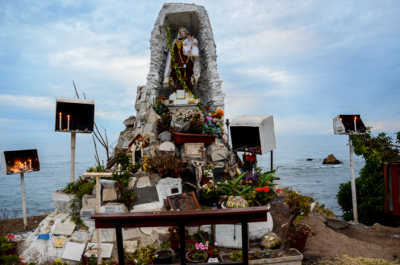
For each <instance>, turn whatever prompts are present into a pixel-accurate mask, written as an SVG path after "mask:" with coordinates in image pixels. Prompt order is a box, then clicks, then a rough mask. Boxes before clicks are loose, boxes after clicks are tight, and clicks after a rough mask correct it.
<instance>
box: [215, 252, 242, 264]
mask: <svg viewBox="0 0 400 265" xmlns="http://www.w3.org/2000/svg"><path fill="white" fill-rule="evenodd" d="M220 260H221V261H222V262H224V263H229V262H237V263H239V262H241V261H242V250H234V251H232V252H231V253H224V254H220Z"/></svg>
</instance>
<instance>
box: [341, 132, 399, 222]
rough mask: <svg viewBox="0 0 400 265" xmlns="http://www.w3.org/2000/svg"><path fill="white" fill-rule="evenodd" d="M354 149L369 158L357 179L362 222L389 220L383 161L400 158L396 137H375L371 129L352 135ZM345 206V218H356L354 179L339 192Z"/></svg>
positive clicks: (384, 135) (344, 184)
mask: <svg viewBox="0 0 400 265" xmlns="http://www.w3.org/2000/svg"><path fill="white" fill-rule="evenodd" d="M352 140H353V144H354V152H355V153H356V154H357V155H361V156H363V157H364V159H365V166H364V167H363V168H362V169H361V172H360V177H359V178H357V179H356V190H357V204H358V208H357V209H358V218H359V221H360V222H361V223H364V224H366V225H372V224H374V223H382V224H386V223H388V221H389V220H387V217H386V216H385V214H384V211H383V210H384V193H385V187H384V178H383V163H384V162H392V161H396V160H397V161H398V160H400V154H399V150H398V149H396V148H395V147H394V146H393V139H392V138H391V137H389V136H387V135H386V134H385V133H380V134H379V135H378V136H376V137H374V136H372V135H371V132H370V131H368V132H367V133H366V134H363V135H357V136H352ZM397 143H400V132H399V133H397ZM336 197H337V200H338V203H339V205H340V207H341V208H342V210H343V218H344V219H345V220H351V219H352V218H353V206H352V198H351V184H350V181H348V182H346V183H342V184H340V187H339V192H338V194H337V195H336Z"/></svg>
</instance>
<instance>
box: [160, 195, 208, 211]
mask: <svg viewBox="0 0 400 265" xmlns="http://www.w3.org/2000/svg"><path fill="white" fill-rule="evenodd" d="M167 203H168V206H169V208H170V209H171V210H173V211H185V210H195V209H200V208H201V207H200V204H199V201H198V200H197V197H196V194H195V193H194V192H193V191H191V192H188V193H182V194H179V195H173V196H168V197H167Z"/></svg>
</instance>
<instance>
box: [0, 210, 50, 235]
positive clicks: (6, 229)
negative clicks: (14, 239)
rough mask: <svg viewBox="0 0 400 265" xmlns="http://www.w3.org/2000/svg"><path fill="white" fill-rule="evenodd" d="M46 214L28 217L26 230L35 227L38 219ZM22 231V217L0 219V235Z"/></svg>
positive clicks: (40, 219) (41, 218) (38, 221)
mask: <svg viewBox="0 0 400 265" xmlns="http://www.w3.org/2000/svg"><path fill="white" fill-rule="evenodd" d="M46 216H47V214H43V215H38V216H30V217H28V229H27V231H29V230H33V229H36V227H37V226H38V224H39V223H40V221H42V220H43V219H44V218H45V217H46ZM23 231H24V221H23V219H22V218H16V219H2V220H0V236H4V235H7V234H15V233H19V232H23Z"/></svg>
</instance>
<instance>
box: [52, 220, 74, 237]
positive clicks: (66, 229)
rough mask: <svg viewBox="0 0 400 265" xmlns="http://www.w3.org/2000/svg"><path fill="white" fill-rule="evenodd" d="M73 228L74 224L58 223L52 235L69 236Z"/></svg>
mask: <svg viewBox="0 0 400 265" xmlns="http://www.w3.org/2000/svg"><path fill="white" fill-rule="evenodd" d="M75 226H76V224H75V223H73V222H64V223H58V224H56V228H55V229H54V234H55V235H65V236H71V235H72V232H74V229H75Z"/></svg>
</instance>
